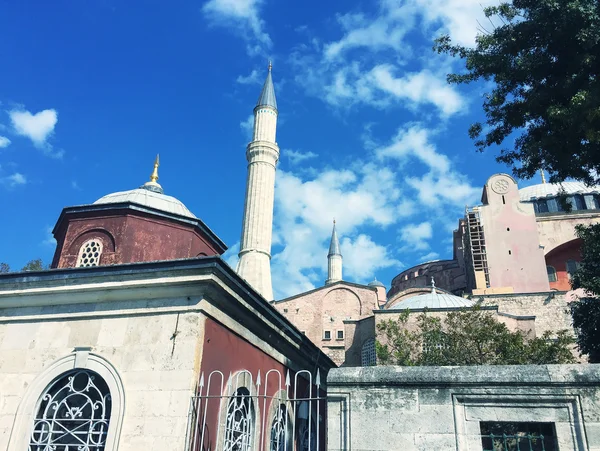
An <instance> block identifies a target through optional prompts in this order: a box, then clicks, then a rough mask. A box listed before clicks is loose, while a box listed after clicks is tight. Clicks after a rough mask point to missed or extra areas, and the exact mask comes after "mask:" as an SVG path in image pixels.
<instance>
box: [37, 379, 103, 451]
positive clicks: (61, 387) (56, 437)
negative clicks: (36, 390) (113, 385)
mask: <svg viewBox="0 0 600 451" xmlns="http://www.w3.org/2000/svg"><path fill="white" fill-rule="evenodd" d="M111 408H112V403H111V397H110V391H109V389H108V386H107V385H106V382H104V380H103V379H102V378H101V377H100V376H99V375H98V374H96V373H94V372H92V371H87V370H77V371H74V372H71V373H67V374H66V375H64V376H62V377H60V378H59V379H57V380H56V381H54V382H53V383H52V384H50V386H49V387H48V388H47V389H46V391H45V392H44V393H43V394H42V396H41V398H40V401H39V408H38V411H37V415H36V416H35V419H34V423H33V431H32V433H31V438H30V441H29V451H103V450H104V445H105V444H106V436H107V433H108V424H109V421H110V414H111Z"/></svg>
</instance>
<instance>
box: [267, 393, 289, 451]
mask: <svg viewBox="0 0 600 451" xmlns="http://www.w3.org/2000/svg"><path fill="white" fill-rule="evenodd" d="M287 412H288V411H287V407H286V406H285V404H280V405H279V408H277V409H276V410H275V412H274V414H273V419H272V421H271V438H270V446H269V450H270V451H285V450H291V449H292V443H291V433H290V429H291V426H292V425H291V420H290V418H289V415H288V413H287Z"/></svg>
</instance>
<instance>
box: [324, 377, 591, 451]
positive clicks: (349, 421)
mask: <svg viewBox="0 0 600 451" xmlns="http://www.w3.org/2000/svg"><path fill="white" fill-rule="evenodd" d="M328 390H329V391H328V418H329V422H328V443H327V449H328V450H331V451H334V450H335V451H346V450H355V451H363V450H365V451H366V450H369V451H384V450H385V451H387V450H389V451H392V450H393V451H397V450H415V451H417V450H419V451H421V450H422V451H430V450H436V451H450V450H452V451H481V449H483V447H482V440H483V438H482V435H483V431H484V429H485V425H486V424H500V426H502V425H503V424H506V423H511V424H513V425H520V426H521V427H524V426H531V425H532V423H533V426H535V425H536V424H537V425H539V424H540V423H541V424H543V425H544V426H546V427H547V429H549V430H551V431H552V432H553V437H546V449H547V450H548V449H560V450H577V451H579V450H581V451H583V450H586V451H588V450H589V451H598V450H600V401H599V399H600V366H599V365H538V366H529V365H526V366H471V367H370V368H336V369H334V370H332V371H331V372H330V373H329V377H328ZM488 440H489V438H488ZM538 440H539V439H538ZM550 442H553V443H555V444H556V445H557V446H558V448H550V447H549V445H548V443H550ZM525 443H526V442H525V440H523V441H522V442H521V449H529V448H528V447H526V446H525ZM537 446H538V448H535V449H541V448H539V446H540V445H539V443H538V445H537ZM515 449H516V447H515Z"/></svg>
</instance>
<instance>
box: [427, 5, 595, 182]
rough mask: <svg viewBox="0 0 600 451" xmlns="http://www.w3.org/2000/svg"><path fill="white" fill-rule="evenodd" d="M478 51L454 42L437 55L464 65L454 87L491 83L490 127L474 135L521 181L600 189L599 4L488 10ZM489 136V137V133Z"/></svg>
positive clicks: (486, 105) (440, 43) (444, 41)
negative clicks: (540, 176)
mask: <svg viewBox="0 0 600 451" xmlns="http://www.w3.org/2000/svg"><path fill="white" fill-rule="evenodd" d="M485 14H486V16H487V17H488V19H489V22H490V24H489V26H488V24H486V25H485V27H486V29H487V31H483V32H482V33H481V34H480V35H479V36H478V37H477V39H476V46H475V48H470V47H464V46H461V45H454V44H453V43H452V42H451V39H450V37H449V36H442V37H440V38H438V39H437V40H436V41H435V44H434V50H435V51H437V52H438V53H447V54H449V55H451V56H457V57H459V58H461V59H463V60H464V62H465V68H466V72H461V73H457V74H450V75H448V82H449V83H455V84H458V83H471V82H473V81H478V80H486V81H492V82H493V88H492V90H491V92H488V93H487V95H486V96H484V101H483V105H482V106H483V111H484V113H485V116H486V122H485V126H483V125H482V124H474V126H472V127H471V129H470V130H469V136H470V137H471V138H472V139H473V140H474V141H475V146H476V148H477V149H478V150H479V151H484V150H487V149H488V148H497V147H498V148H499V149H498V150H499V155H498V156H497V160H498V161H499V162H502V163H506V164H508V165H511V166H512V167H513V172H514V173H515V175H516V176H517V177H519V178H530V177H532V176H534V175H535V174H536V173H537V171H538V170H539V169H540V168H543V169H545V170H546V171H548V173H549V174H550V181H551V182H558V181H562V180H564V179H566V178H574V179H578V180H582V181H583V182H585V183H588V184H593V183H600V175H599V174H600V82H599V71H600V8H598V2H597V0H576V1H574V0H513V1H512V2H504V3H501V4H500V5H497V6H491V7H487V8H485ZM484 130H485V132H484Z"/></svg>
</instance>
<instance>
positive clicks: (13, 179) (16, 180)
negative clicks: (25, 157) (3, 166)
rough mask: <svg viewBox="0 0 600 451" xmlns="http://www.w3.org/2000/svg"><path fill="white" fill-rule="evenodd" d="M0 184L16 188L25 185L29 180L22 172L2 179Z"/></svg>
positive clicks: (0, 178)
mask: <svg viewBox="0 0 600 451" xmlns="http://www.w3.org/2000/svg"><path fill="white" fill-rule="evenodd" d="M0 183H1V184H3V185H5V186H8V187H9V188H14V187H15V186H20V185H25V184H26V183H27V178H26V177H25V176H24V175H23V174H21V173H20V172H15V173H13V174H11V175H7V176H5V177H0Z"/></svg>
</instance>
